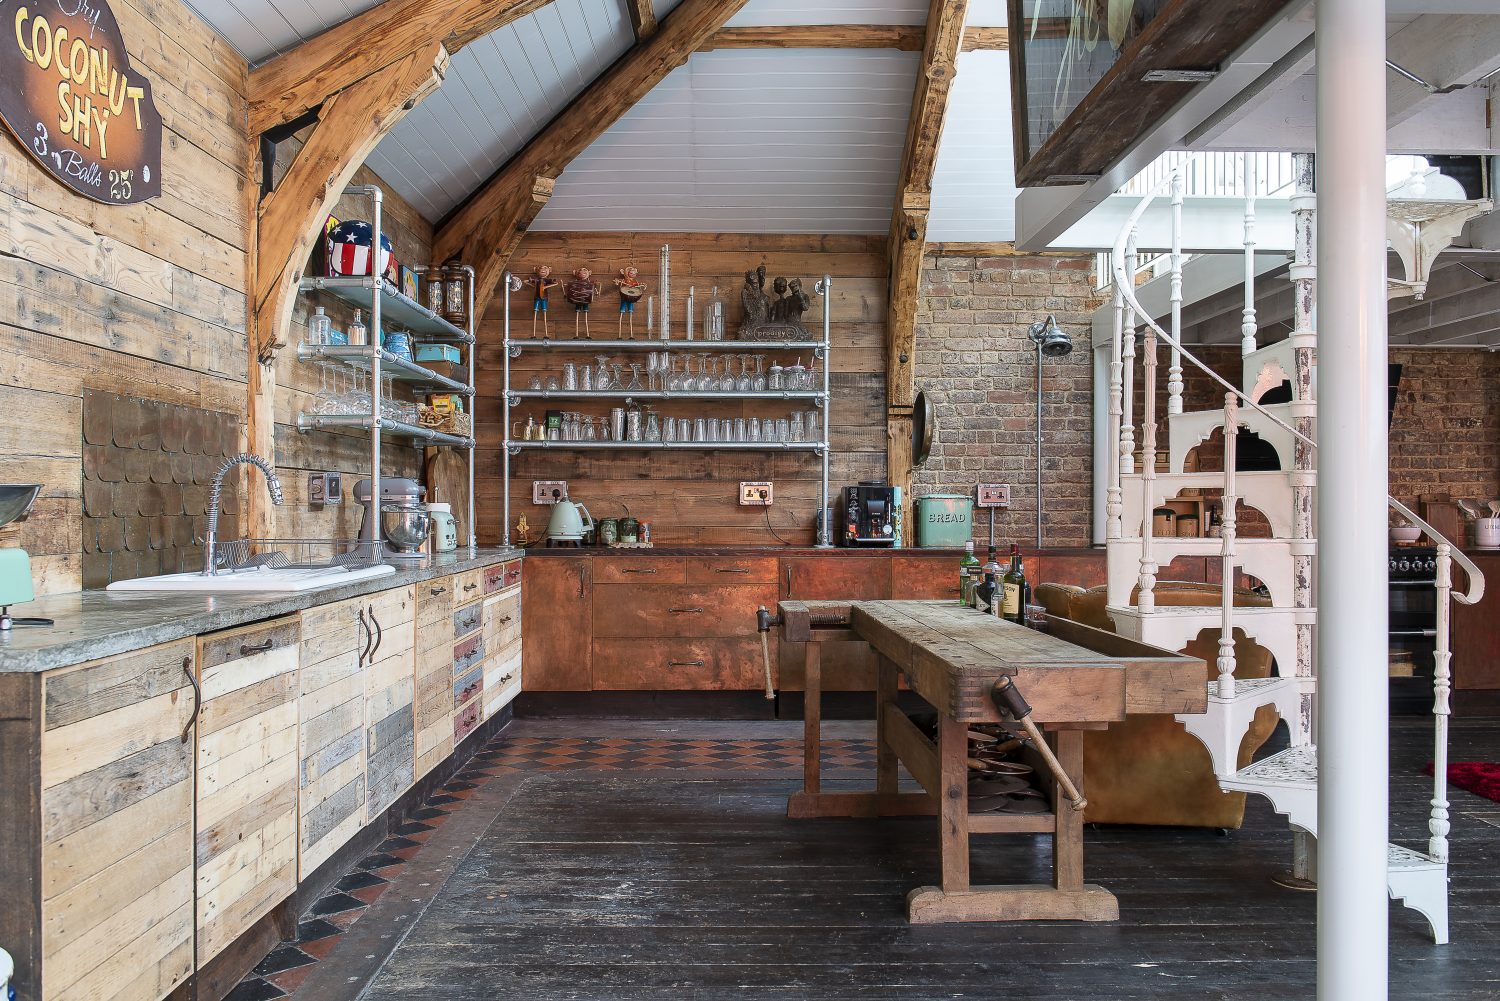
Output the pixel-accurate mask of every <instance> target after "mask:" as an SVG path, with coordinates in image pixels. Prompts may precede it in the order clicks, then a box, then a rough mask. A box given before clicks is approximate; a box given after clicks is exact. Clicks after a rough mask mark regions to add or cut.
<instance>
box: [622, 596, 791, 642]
mask: <svg viewBox="0 0 1500 1001" xmlns="http://www.w3.org/2000/svg"><path fill="white" fill-rule="evenodd" d="M761 605H765V606H766V607H767V608H775V607H776V587H775V585H773V584H731V585H721V586H717V587H715V586H711V585H706V584H703V585H697V586H693V585H670V584H669V585H660V584H646V585H641V586H630V585H626V584H604V585H600V586H599V587H596V588H594V635H595V636H596V637H612V636H619V637H626V638H634V637H642V638H645V637H652V636H750V637H754V636H755V635H756V629H755V610H756V608H757V607H759V606H761Z"/></svg>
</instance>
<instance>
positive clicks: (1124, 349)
mask: <svg viewBox="0 0 1500 1001" xmlns="http://www.w3.org/2000/svg"><path fill="white" fill-rule="evenodd" d="M1135 265H1136V255H1135V231H1134V230H1131V232H1130V238H1129V239H1128V240H1127V241H1126V243H1125V280H1126V281H1131V282H1133V281H1135ZM1122 337H1123V339H1122V340H1121V342H1120V359H1121V364H1122V365H1123V366H1124V368H1123V369H1122V375H1121V379H1122V382H1123V385H1124V387H1125V389H1124V396H1123V398H1122V399H1121V403H1120V406H1121V410H1120V474H1121V475H1122V476H1129V475H1130V474H1132V473H1134V472H1135V423H1134V421H1135V306H1134V305H1133V304H1127V305H1126V307H1125V327H1124V331H1123V334H1122Z"/></svg>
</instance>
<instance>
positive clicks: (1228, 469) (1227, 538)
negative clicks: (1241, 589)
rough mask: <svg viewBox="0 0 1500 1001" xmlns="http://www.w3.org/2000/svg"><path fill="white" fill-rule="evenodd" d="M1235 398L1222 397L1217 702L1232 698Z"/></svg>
mask: <svg viewBox="0 0 1500 1001" xmlns="http://www.w3.org/2000/svg"><path fill="white" fill-rule="evenodd" d="M1239 402H1240V401H1239V397H1237V396H1235V395H1234V394H1233V393H1225V394H1224V498H1223V517H1221V518H1220V519H1219V524H1220V535H1221V536H1222V538H1221V540H1220V542H1221V543H1222V544H1221V546H1220V549H1219V552H1220V554H1221V556H1222V559H1223V564H1222V570H1221V573H1222V575H1223V578H1224V580H1223V604H1222V605H1221V608H1222V610H1223V613H1224V618H1223V621H1222V623H1221V625H1220V627H1219V659H1218V668H1219V688H1218V695H1219V698H1221V699H1232V698H1234V579H1235V570H1236V563H1235V552H1234V540H1235V531H1236V528H1237V526H1238V524H1239V517H1238V515H1236V513H1235V508H1236V507H1238V505H1239V491H1238V488H1237V487H1236V486H1235V481H1234V466H1235V456H1236V454H1237V452H1238V444H1239V432H1240V426H1239V425H1240V406H1239Z"/></svg>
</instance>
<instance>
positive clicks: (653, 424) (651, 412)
mask: <svg viewBox="0 0 1500 1001" xmlns="http://www.w3.org/2000/svg"><path fill="white" fill-rule="evenodd" d="M646 440H647V441H661V424H660V422H658V421H657V419H656V410H655V408H653V407H647V408H646Z"/></svg>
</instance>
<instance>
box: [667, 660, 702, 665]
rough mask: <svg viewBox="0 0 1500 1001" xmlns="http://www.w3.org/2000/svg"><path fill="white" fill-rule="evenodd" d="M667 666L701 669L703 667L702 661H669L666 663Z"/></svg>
mask: <svg viewBox="0 0 1500 1001" xmlns="http://www.w3.org/2000/svg"><path fill="white" fill-rule="evenodd" d="M667 665H668V666H669V667H702V666H703V661H701V660H669V661H667Z"/></svg>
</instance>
